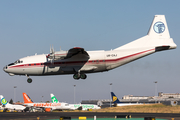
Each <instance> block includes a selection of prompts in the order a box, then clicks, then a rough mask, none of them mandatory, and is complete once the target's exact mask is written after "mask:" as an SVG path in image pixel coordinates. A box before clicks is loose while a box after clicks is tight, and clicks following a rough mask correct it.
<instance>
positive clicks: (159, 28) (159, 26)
mask: <svg viewBox="0 0 180 120" xmlns="http://www.w3.org/2000/svg"><path fill="white" fill-rule="evenodd" d="M154 31H155V32H156V33H163V32H164V31H165V25H164V23H162V22H156V23H155V24H154Z"/></svg>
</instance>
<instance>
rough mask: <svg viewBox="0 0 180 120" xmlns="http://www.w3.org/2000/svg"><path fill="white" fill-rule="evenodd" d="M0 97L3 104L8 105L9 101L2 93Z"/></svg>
mask: <svg viewBox="0 0 180 120" xmlns="http://www.w3.org/2000/svg"><path fill="white" fill-rule="evenodd" d="M0 98H1V104H2V105H6V104H7V103H8V102H7V100H6V99H5V98H4V97H3V96H2V95H0Z"/></svg>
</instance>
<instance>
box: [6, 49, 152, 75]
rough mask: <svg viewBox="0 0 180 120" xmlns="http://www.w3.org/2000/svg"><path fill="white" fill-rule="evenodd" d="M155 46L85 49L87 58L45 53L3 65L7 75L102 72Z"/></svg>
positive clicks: (149, 50)
mask: <svg viewBox="0 0 180 120" xmlns="http://www.w3.org/2000/svg"><path fill="white" fill-rule="evenodd" d="M154 52H155V48H154V47H151V48H143V49H122V50H111V51H87V53H88V54H89V59H84V60H83V59H80V60H79V57H78V56H73V57H71V58H68V59H62V60H56V61H52V60H50V59H48V58H47V55H46V54H42V55H34V56H28V57H25V58H21V59H19V60H18V61H16V62H15V63H12V64H9V65H8V66H6V67H4V71H5V72H7V73H9V75H29V76H41V75H61V74H74V73H75V72H78V71H79V70H80V71H81V72H83V73H93V72H103V71H108V70H111V69H114V68H116V67H119V66H121V65H123V64H126V63H128V62H131V61H133V60H136V59H138V58H141V57H143V56H146V55H149V54H152V53H154Z"/></svg>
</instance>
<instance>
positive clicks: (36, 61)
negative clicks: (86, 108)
mask: <svg viewBox="0 0 180 120" xmlns="http://www.w3.org/2000/svg"><path fill="white" fill-rule="evenodd" d="M175 48H176V44H175V43H174V42H173V39H172V38H170V35H169V30H168V26H167V23H166V20H165V16H164V15H155V17H154V20H153V22H152V24H151V27H150V29H149V32H148V34H147V35H146V36H144V37H141V38H139V39H137V40H134V41H132V42H130V43H128V44H125V45H123V46H121V47H118V48H116V49H114V50H110V51H104V50H101V51H85V50H84V49H83V48H79V47H75V48H72V49H70V50H69V51H57V52H56V51H55V50H54V49H53V48H51V49H50V54H42V55H34V56H28V57H25V58H21V59H19V60H17V61H15V62H14V63H11V64H9V65H7V66H5V67H4V71H5V72H7V73H8V74H9V75H11V76H13V75H25V76H27V77H28V80H27V82H28V83H31V82H32V79H31V78H29V76H42V75H62V74H74V75H73V78H74V79H76V80H78V79H80V78H81V79H86V77H87V76H86V73H95V72H103V71H108V70H111V69H114V68H116V67H119V66H121V65H124V64H126V63H129V62H132V61H134V60H136V59H139V58H142V57H145V56H147V55H150V54H152V53H155V52H159V51H163V50H169V49H175Z"/></svg>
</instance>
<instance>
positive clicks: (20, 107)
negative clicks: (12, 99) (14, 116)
mask: <svg viewBox="0 0 180 120" xmlns="http://www.w3.org/2000/svg"><path fill="white" fill-rule="evenodd" d="M4 108H5V109H8V110H21V111H22V110H24V109H25V108H26V107H24V106H22V105H12V104H9V103H7V104H6V105H5V107H4Z"/></svg>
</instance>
